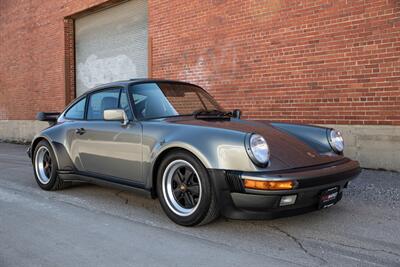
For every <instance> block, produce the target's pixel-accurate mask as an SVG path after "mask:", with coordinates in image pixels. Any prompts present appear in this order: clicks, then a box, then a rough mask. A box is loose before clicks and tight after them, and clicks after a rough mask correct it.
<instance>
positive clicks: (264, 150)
mask: <svg viewBox="0 0 400 267" xmlns="http://www.w3.org/2000/svg"><path fill="white" fill-rule="evenodd" d="M247 151H248V154H249V157H250V159H251V160H252V161H253V162H254V164H256V165H258V166H260V167H265V166H266V165H267V164H268V161H269V147H268V144H267V141H265V139H264V137H262V136H261V135H259V134H252V135H251V136H250V138H249V140H248V148H247Z"/></svg>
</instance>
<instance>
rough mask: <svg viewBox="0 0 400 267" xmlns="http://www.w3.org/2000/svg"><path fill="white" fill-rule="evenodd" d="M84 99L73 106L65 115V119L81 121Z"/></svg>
mask: <svg viewBox="0 0 400 267" xmlns="http://www.w3.org/2000/svg"><path fill="white" fill-rule="evenodd" d="M85 103H86V97H85V98H82V99H81V100H79V101H78V102H77V103H76V104H74V105H73V106H72V107H71V108H70V109H69V110H68V111H67V112H66V113H65V118H67V119H71V120H83V118H84V116H85Z"/></svg>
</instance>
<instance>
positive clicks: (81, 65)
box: [75, 0, 148, 96]
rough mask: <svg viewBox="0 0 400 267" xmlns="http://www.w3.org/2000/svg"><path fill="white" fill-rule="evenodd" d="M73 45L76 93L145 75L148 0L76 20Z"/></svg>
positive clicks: (128, 3)
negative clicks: (74, 50)
mask: <svg viewBox="0 0 400 267" xmlns="http://www.w3.org/2000/svg"><path fill="white" fill-rule="evenodd" d="M75 48H76V91H77V96H78V95H81V94H82V93H84V92H86V91H87V90H89V89H91V88H92V87H94V86H96V85H98V84H103V83H107V82H111V81H117V80H126V79H130V78H138V77H147V71H148V70H147V66H148V64H147V53H148V51H147V1H144V0H132V1H129V2H126V3H123V4H120V5H118V6H115V7H112V8H109V9H106V10H103V11H100V12H97V13H94V14H90V15H88V16H85V17H83V18H80V19H77V20H76V21H75Z"/></svg>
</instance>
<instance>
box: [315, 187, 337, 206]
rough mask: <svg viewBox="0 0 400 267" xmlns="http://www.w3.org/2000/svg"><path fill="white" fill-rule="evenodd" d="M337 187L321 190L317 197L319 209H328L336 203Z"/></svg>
mask: <svg viewBox="0 0 400 267" xmlns="http://www.w3.org/2000/svg"><path fill="white" fill-rule="evenodd" d="M338 196H339V187H338V186H336V187H331V188H329V189H326V190H323V191H322V192H321V194H320V196H319V204H318V208H319V209H325V208H329V207H330V206H333V205H334V204H336V202H337V201H338Z"/></svg>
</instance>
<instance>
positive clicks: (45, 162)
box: [33, 140, 67, 190]
mask: <svg viewBox="0 0 400 267" xmlns="http://www.w3.org/2000/svg"><path fill="white" fill-rule="evenodd" d="M33 169H34V173H35V179H36V182H37V183H38V185H39V186H40V187H41V188H42V189H44V190H58V189H62V188H64V187H65V186H66V185H67V184H66V183H65V182H64V181H63V180H62V179H61V178H60V177H59V176H58V174H57V171H58V165H57V160H56V157H55V155H54V152H53V149H52V148H51V146H50V145H49V143H48V142H47V141H45V140H43V141H40V142H39V143H38V144H37V146H36V148H35V151H34V154H33Z"/></svg>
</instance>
